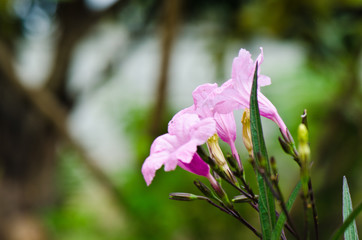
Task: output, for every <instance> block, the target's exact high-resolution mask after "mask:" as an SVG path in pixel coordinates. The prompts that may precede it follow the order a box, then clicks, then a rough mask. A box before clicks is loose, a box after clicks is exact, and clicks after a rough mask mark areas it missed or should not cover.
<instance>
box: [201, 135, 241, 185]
mask: <svg viewBox="0 0 362 240" xmlns="http://www.w3.org/2000/svg"><path fill="white" fill-rule="evenodd" d="M207 147H208V149H209V153H210V157H211V158H212V159H213V160H214V161H215V162H216V164H217V165H218V167H219V168H220V170H221V171H223V172H224V173H225V175H226V176H227V178H228V179H229V180H230V181H232V182H233V183H235V184H237V181H236V179H235V176H234V175H233V173H232V171H231V170H230V168H229V165H228V164H227V162H226V159H225V157H224V154H223V152H222V151H221V148H220V145H219V137H218V136H217V134H214V135H213V136H212V137H210V138H209V139H208V140H207Z"/></svg>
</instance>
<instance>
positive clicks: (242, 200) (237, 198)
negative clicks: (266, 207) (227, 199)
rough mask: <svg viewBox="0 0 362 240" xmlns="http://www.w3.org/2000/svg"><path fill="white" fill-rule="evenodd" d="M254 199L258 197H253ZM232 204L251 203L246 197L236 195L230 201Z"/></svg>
mask: <svg viewBox="0 0 362 240" xmlns="http://www.w3.org/2000/svg"><path fill="white" fill-rule="evenodd" d="M255 198H256V199H257V198H258V196H257V195H255ZM232 202H233V203H245V202H251V199H250V198H248V197H246V196H245V195H238V196H235V197H234V198H233V199H232Z"/></svg>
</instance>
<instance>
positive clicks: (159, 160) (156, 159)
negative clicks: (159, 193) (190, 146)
mask: <svg viewBox="0 0 362 240" xmlns="http://www.w3.org/2000/svg"><path fill="white" fill-rule="evenodd" d="M175 145H177V138H176V137H175V136H171V135H170V134H164V135H161V136H159V137H158V138H156V139H155V141H154V142H153V143H152V146H151V153H150V156H149V157H148V158H146V160H145V162H144V163H143V165H142V174H143V177H144V178H145V180H146V183H147V185H150V184H151V182H152V179H153V178H154V177H155V173H156V171H157V170H158V169H160V168H161V167H162V165H163V164H165V163H166V162H176V163H177V159H172V155H171V153H172V152H173V151H174V150H175Z"/></svg>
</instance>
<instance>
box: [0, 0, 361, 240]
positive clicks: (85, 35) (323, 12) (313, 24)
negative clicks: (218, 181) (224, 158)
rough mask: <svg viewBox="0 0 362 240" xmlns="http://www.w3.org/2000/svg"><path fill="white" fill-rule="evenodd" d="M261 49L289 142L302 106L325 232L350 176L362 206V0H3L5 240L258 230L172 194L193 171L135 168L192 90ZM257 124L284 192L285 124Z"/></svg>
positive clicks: (288, 184)
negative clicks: (153, 172) (150, 175)
mask: <svg viewBox="0 0 362 240" xmlns="http://www.w3.org/2000/svg"><path fill="white" fill-rule="evenodd" d="M259 47H263V49H264V58H265V60H264V63H263V64H262V66H261V71H262V73H263V74H265V75H268V76H270V77H271V79H272V83H273V84H272V85H270V86H267V87H265V88H263V89H262V91H263V93H264V94H265V95H266V96H267V97H268V98H269V99H270V100H271V101H272V102H273V103H274V105H275V106H276V107H277V108H278V111H279V113H280V115H281V116H282V118H283V119H284V121H285V123H286V124H287V126H288V128H289V129H290V131H291V133H292V135H293V136H294V138H295V139H296V138H297V136H296V129H297V126H298V124H299V122H300V120H301V119H300V115H301V113H302V111H303V109H304V108H306V109H308V118H309V129H310V137H311V138H310V143H311V149H312V159H313V161H314V164H313V172H312V180H313V184H314V190H315V195H316V204H317V208H318V213H319V220H320V233H321V236H322V237H321V239H328V238H329V237H330V236H331V234H332V233H333V231H334V229H336V227H338V226H339V225H340V224H341V222H342V216H341V215H342V214H341V211H342V210H341V209H342V196H341V190H342V177H343V176H344V175H345V176H347V179H348V181H349V184H350V190H351V194H352V200H353V202H354V205H355V206H356V205H357V204H359V203H360V202H361V200H362V191H361V189H362V175H361V173H362V172H361V170H362V84H361V83H362V54H361V47H362V2H361V1H360V0H342V1H328V0H317V1H316V0H313V1H312V0H305V1H297V0H265V1H263V0H258V1H248V0H246V1H237V0H227V1H216V0H199V1H192V0H118V1H117V0H58V1H57V0H0V239H4V240H23V239H26V240H40V239H56V240H65V239H66V240H73V239H74V240H82V239H87V240H93V239H94V240H96V239H103V240H113V239H127V240H135V239H155V240H156V239H174V240H186V239H190V240H192V239H210V240H212V239H255V237H254V236H253V235H252V234H251V233H250V232H249V231H248V229H246V228H245V227H244V226H242V225H240V224H239V223H238V222H237V221H235V220H234V219H232V218H231V217H230V216H227V215H224V214H223V213H222V212H220V211H219V210H217V209H215V208H213V207H212V206H210V205H207V204H206V203H205V202H177V201H171V200H169V199H168V194H169V193H170V192H192V193H198V190H197V189H196V188H195V187H194V186H193V180H194V179H196V178H197V176H195V175H192V174H190V173H188V172H185V171H183V170H180V169H178V170H176V171H174V172H168V173H165V172H164V171H163V170H159V171H158V173H157V176H156V178H155V179H154V181H153V183H152V184H151V186H150V187H146V184H145V182H144V180H143V178H142V175H141V172H140V168H141V165H142V163H143V161H144V159H145V158H146V157H147V156H148V154H149V148H150V145H151V143H152V140H153V139H154V138H155V137H156V136H158V135H160V134H163V133H165V132H166V131H167V123H168V121H169V120H170V119H171V117H172V116H173V114H175V113H176V112H177V111H179V110H181V109H183V108H185V107H188V106H190V105H191V104H192V96H191V93H192V91H193V90H194V89H195V87H197V86H198V85H200V84H202V83H207V82H209V83H213V82H217V83H219V84H221V83H222V82H224V81H225V80H227V79H229V77H230V72H231V63H232V60H233V58H234V57H235V56H237V54H238V51H239V49H240V48H245V49H247V50H249V51H250V52H251V53H252V55H253V58H254V59H255V58H256V57H257V55H258V54H259V52H260V51H259ZM241 114H242V113H241V112H235V115H236V121H237V123H238V122H240V118H241ZM240 125H241V124H239V126H238V128H239V133H240V131H241V130H240V127H241V126H240ZM263 126H264V132H265V139H266V143H267V146H268V150H269V155H271V156H275V157H276V160H277V164H278V168H279V172H280V182H281V186H282V189H283V192H284V195H285V196H287V195H289V193H290V191H291V189H292V188H293V187H294V186H295V184H296V183H297V181H298V175H299V170H298V167H297V165H296V164H295V163H294V162H293V160H292V159H291V158H290V157H288V156H286V155H285V154H284V153H283V152H282V150H281V148H280V146H279V143H278V141H277V137H278V136H279V135H280V133H279V130H278V129H277V127H276V125H275V124H274V123H273V122H271V121H269V120H265V121H264V120H263ZM237 146H238V150H239V153H240V155H241V158H242V160H243V161H244V165H245V166H246V171H247V179H248V181H249V182H250V183H251V185H253V186H255V181H254V176H253V170H252V169H251V167H250V165H249V164H248V162H247V160H246V159H247V152H246V151H245V149H244V147H243V144H242V140H241V139H238V140H237ZM225 150H226V151H228V149H227V148H225ZM300 209H302V206H301V204H300V202H298V201H297V202H296V205H295V208H294V209H293V218H294V219H295V221H296V222H301V220H300V219H301V218H302V213H301V212H300ZM239 210H240V212H241V213H242V215H243V216H245V218H247V219H248V220H249V221H250V222H251V223H253V224H255V225H256V226H257V224H258V217H257V216H256V215H255V213H254V212H253V211H252V210H250V208H248V206H244V205H240V207H239ZM357 227H358V228H359V231H360V232H361V231H362V217H361V216H359V217H358V218H357ZM301 229H302V228H300V231H301Z"/></svg>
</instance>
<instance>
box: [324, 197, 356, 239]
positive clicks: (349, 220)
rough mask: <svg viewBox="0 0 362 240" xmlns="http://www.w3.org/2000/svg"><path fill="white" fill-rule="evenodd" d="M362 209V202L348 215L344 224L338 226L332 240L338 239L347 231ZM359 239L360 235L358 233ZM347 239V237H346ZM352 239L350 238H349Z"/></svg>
mask: <svg viewBox="0 0 362 240" xmlns="http://www.w3.org/2000/svg"><path fill="white" fill-rule="evenodd" d="M361 211H362V202H361V203H360V204H359V205H358V206H357V207H356V208H355V209H354V210H353V212H352V213H351V214H350V215H349V216H348V218H347V219H346V220H345V221H344V222H343V224H342V226H341V227H340V228H338V230H337V231H336V233H335V234H334V235H333V237H332V238H331V239H332V240H338V239H339V237H341V236H342V234H343V233H344V232H345V231H346V229H347V228H348V227H349V226H350V224H351V223H352V222H353V221H354V219H355V218H356V217H357V216H358V214H359V213H360V212H361ZM356 236H357V238H356V239H358V235H356ZM346 239H347V238H346ZM347 240H350V239H347Z"/></svg>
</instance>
